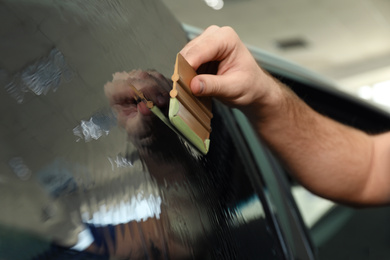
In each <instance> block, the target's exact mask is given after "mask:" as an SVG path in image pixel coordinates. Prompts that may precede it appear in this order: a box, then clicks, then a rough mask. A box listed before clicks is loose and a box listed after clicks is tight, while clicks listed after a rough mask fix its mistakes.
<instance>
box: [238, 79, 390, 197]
mask: <svg viewBox="0 0 390 260" xmlns="http://www.w3.org/2000/svg"><path fill="white" fill-rule="evenodd" d="M268 84H272V89H273V91H272V93H273V94H272V96H267V97H268V100H261V101H259V102H257V103H256V102H255V103H254V104H253V105H251V107H250V108H248V109H244V112H245V113H246V114H247V116H248V118H249V119H250V121H251V123H252V125H253V126H254V128H255V129H256V130H257V132H258V133H259V135H260V136H261V138H262V139H263V140H264V141H265V142H266V143H267V144H268V145H269V147H270V148H271V149H272V150H273V151H274V152H275V154H277V155H278V156H279V158H280V159H281V160H282V162H284V163H285V165H286V167H287V168H288V170H289V171H290V172H291V173H292V174H293V176H294V177H295V178H296V179H297V180H298V181H299V182H300V183H301V184H302V185H304V186H305V187H307V188H308V189H309V190H311V191H312V192H314V193H316V194H318V195H320V196H323V197H326V198H329V199H332V200H336V201H340V202H345V203H353V204H355V203H362V204H377V203H385V202H386V201H383V197H384V196H383V194H380V193H379V192H376V190H375V189H374V188H372V187H376V185H377V184H376V183H373V182H372V180H373V178H371V177H372V168H373V166H372V164H373V161H374V156H375V152H374V150H375V149H376V148H375V142H374V141H373V140H374V139H373V138H372V137H371V136H369V135H367V134H365V133H363V132H361V131H359V130H356V129H353V128H350V127H347V126H344V125H342V124H339V123H337V122H335V121H333V120H331V119H329V118H327V117H325V116H322V115H320V114H318V113H317V112H315V111H313V110H312V109H311V108H309V107H308V106H307V105H306V104H305V103H304V102H303V101H301V100H300V99H299V98H298V97H297V96H296V95H295V94H294V93H292V91H291V90H289V89H288V88H287V87H285V86H283V85H282V84H281V83H279V82H277V81H276V80H271V81H270V82H268ZM375 182H376V181H375ZM375 192H376V193H377V194H375Z"/></svg>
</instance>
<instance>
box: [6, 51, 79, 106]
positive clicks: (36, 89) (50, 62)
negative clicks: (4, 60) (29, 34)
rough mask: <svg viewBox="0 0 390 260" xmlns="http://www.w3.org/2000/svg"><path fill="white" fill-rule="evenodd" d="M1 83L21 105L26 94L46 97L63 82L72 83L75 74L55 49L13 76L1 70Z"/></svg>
mask: <svg viewBox="0 0 390 260" xmlns="http://www.w3.org/2000/svg"><path fill="white" fill-rule="evenodd" d="M0 74H1V75H0V78H1V80H0V81H5V82H6V83H5V89H6V91H7V92H8V93H9V94H10V95H11V96H12V97H13V98H14V99H15V100H16V101H17V102H18V103H19V104H21V103H23V101H24V95H25V93H28V92H32V93H34V94H35V95H37V96H40V95H46V94H47V93H48V92H49V91H50V90H52V91H53V92H55V91H56V90H57V89H58V87H59V85H60V84H61V82H62V81H63V80H65V81H67V82H68V81H70V80H71V78H72V77H73V74H74V73H73V72H72V71H71V70H70V69H69V67H68V65H67V63H66V61H65V58H64V55H63V54H62V53H61V52H60V51H59V50H58V49H57V48H53V49H52V50H51V51H50V53H49V55H48V56H46V57H43V58H41V59H39V60H37V61H35V62H34V63H32V64H31V65H29V66H27V67H25V68H24V69H23V70H22V71H20V72H17V73H15V74H14V75H13V76H9V75H7V73H6V72H5V70H1V73H0Z"/></svg>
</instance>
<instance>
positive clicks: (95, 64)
mask: <svg viewBox="0 0 390 260" xmlns="http://www.w3.org/2000/svg"><path fill="white" fill-rule="evenodd" d="M0 14H1V15H0V21H1V23H0V24H1V26H0V35H1V37H0V57H1V59H0V82H1V88H0V92H1V95H0V98H1V102H0V108H1V114H2V116H1V121H0V142H1V147H2V148H1V150H0V158H1V161H0V198H1V199H0V208H1V213H0V241H1V243H0V258H1V259H113V258H119V259H138V258H151V259H170V258H173V259H192V258H196V259H257V258H258V257H259V256H261V257H262V258H263V259H284V258H285V254H286V252H285V251H286V250H285V249H284V248H283V246H282V241H281V239H282V237H281V236H280V234H278V233H277V232H276V228H275V223H274V222H273V221H272V220H271V214H273V213H272V211H271V210H270V209H269V207H268V205H267V203H266V201H265V199H264V197H263V195H262V194H261V193H259V192H255V189H254V187H253V185H260V184H254V183H251V182H250V181H249V179H250V178H248V175H249V174H255V173H254V172H250V171H249V170H248V168H247V166H246V163H245V160H247V159H248V158H243V157H242V154H241V153H240V150H239V149H237V146H236V145H235V140H234V136H232V135H231V132H229V128H230V127H232V126H230V125H228V124H227V123H226V121H225V119H224V118H223V117H222V116H221V115H220V112H219V111H220V109H222V108H218V107H220V106H221V105H216V104H215V109H214V118H213V121H212V128H213V131H212V136H211V147H210V152H209V153H208V154H207V155H206V156H203V155H201V154H200V153H199V152H198V151H197V150H196V149H195V148H194V147H192V146H191V145H190V144H189V143H188V142H187V141H186V140H185V139H183V138H181V137H179V136H177V134H176V133H175V132H173V131H172V130H171V129H169V128H168V127H167V126H166V125H165V124H164V122H163V121H161V120H160V119H159V118H158V117H156V116H154V114H153V113H152V112H151V111H150V110H149V109H148V108H147V107H146V105H145V103H143V102H142V100H140V99H139V98H138V97H137V95H136V93H135V90H134V89H133V88H132V87H130V86H134V87H135V88H136V89H137V90H138V91H140V92H142V93H143V95H144V96H145V97H146V98H147V99H148V100H150V101H152V102H153V103H154V105H156V106H157V107H159V109H160V110H161V112H162V113H163V114H164V115H167V109H168V102H169V94H168V93H169V90H170V86H171V82H170V79H169V76H170V75H171V74H172V70H173V64H174V58H175V55H176V53H177V52H178V51H179V50H180V49H181V47H182V46H183V45H184V44H185V43H186V36H185V33H184V32H183V31H182V29H181V27H180V25H179V24H178V23H177V22H176V20H175V19H174V18H173V17H172V16H171V14H170V13H169V12H168V11H167V9H166V8H165V7H164V6H163V5H162V4H161V3H160V1H147V2H146V1H107V2H96V1H84V0H83V1H81V0H80V1H78V0H75V1H2V2H1V3H0ZM257 174H258V173H257ZM262 189H264V187H256V190H262Z"/></svg>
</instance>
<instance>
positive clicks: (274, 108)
mask: <svg viewBox="0 0 390 260" xmlns="http://www.w3.org/2000/svg"><path fill="white" fill-rule="evenodd" d="M181 53H182V54H183V56H184V57H185V58H186V59H187V60H188V61H189V63H190V64H191V65H192V66H193V67H194V68H197V67H199V66H200V65H201V64H202V63H205V62H208V61H211V60H219V61H221V62H220V65H219V68H218V74H217V75H216V76H212V75H199V76H197V77H196V78H194V79H193V81H192V82H191V89H192V91H193V93H194V94H196V95H200V96H202V95H208V96H215V97H216V98H219V99H220V100H221V101H223V102H225V103H226V104H228V105H231V106H234V107H237V108H239V109H241V110H242V111H243V112H244V113H245V114H246V116H247V117H248V118H249V120H250V122H251V123H252V125H253V127H254V128H255V130H256V131H257V133H258V134H259V136H260V137H261V138H262V139H263V140H265V141H266V142H267V144H268V145H269V147H270V148H271V149H272V150H273V151H274V152H275V153H276V154H277V155H278V156H279V158H280V159H281V160H282V161H283V162H284V163H285V165H286V167H287V168H288V169H289V170H290V171H291V172H292V173H293V174H294V176H295V177H296V179H297V180H298V181H299V182H301V183H302V184H303V185H304V186H305V187H307V188H308V189H309V190H311V191H312V192H314V193H316V194H318V195H320V196H323V197H326V198H329V199H332V200H336V201H339V202H344V203H351V204H360V205H376V204H386V203H389V202H390V160H389V159H388V158H390V133H387V134H382V135H377V136H370V135H367V134H366V133H363V132H361V131H359V130H356V129H353V128H350V127H347V126H344V125H342V124H339V123H337V122H335V121H333V120H331V119H329V118H326V117H324V116H322V115H320V114H318V113H317V112H315V111H313V110H312V109H311V108H310V107H308V106H307V105H306V104H305V103H304V102H303V101H301V100H300V99H299V98H298V97H297V96H296V95H295V94H294V93H292V91H290V90H289V89H288V88H287V87H286V86H284V85H283V84H282V83H280V82H278V81H277V80H276V79H274V78H272V77H271V76H270V75H268V74H267V73H265V72H264V71H263V70H262V69H261V68H260V67H258V66H257V64H256V62H255V60H254V59H253V57H252V56H251V54H250V53H249V51H248V50H247V49H246V47H245V46H244V44H243V43H242V42H241V41H240V40H239V38H238V36H237V34H236V33H235V32H234V31H233V30H232V29H231V28H228V27H224V28H219V27H216V26H213V27H210V28H208V29H207V30H206V31H205V32H204V33H203V34H202V35H201V36H199V37H198V38H196V39H194V40H193V41H191V42H190V43H189V44H188V45H187V46H185V47H184V48H183V50H182V51H181Z"/></svg>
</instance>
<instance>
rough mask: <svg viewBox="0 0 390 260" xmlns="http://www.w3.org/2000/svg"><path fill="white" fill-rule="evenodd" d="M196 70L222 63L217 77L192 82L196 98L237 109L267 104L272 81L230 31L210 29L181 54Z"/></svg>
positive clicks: (236, 36)
mask: <svg viewBox="0 0 390 260" xmlns="http://www.w3.org/2000/svg"><path fill="white" fill-rule="evenodd" d="M180 53H181V54H182V55H183V57H184V58H185V59H186V60H187V61H188V63H189V64H190V65H191V66H192V67H193V68H194V69H195V70H196V69H198V68H199V66H200V65H202V64H204V63H207V62H210V61H219V62H220V63H219V67H218V72H217V75H209V74H201V75H198V76H196V77H195V78H194V79H193V80H192V82H191V90H192V92H193V93H194V94H195V95H197V96H213V97H216V98H218V99H220V100H221V101H222V102H224V103H226V104H228V105H231V106H234V107H239V108H242V107H246V106H249V105H252V104H254V103H263V102H265V100H264V99H265V97H267V96H268V95H269V92H271V88H272V85H273V84H269V83H270V82H272V83H274V82H273V79H272V78H271V77H269V76H268V74H266V73H264V71H263V70H262V69H261V68H260V67H259V66H258V65H257V63H256V61H255V59H254V58H253V56H252V55H251V53H250V52H249V50H248V49H247V48H246V46H245V45H244V44H243V42H242V41H241V40H240V38H239V37H238V35H237V34H236V32H235V31H234V30H233V29H232V28H230V27H222V28H220V27H218V26H210V27H209V28H207V29H206V30H205V31H204V32H203V33H202V34H201V35H200V36H198V37H197V38H195V39H194V40H192V41H191V42H189V43H188V44H187V45H186V46H185V47H184V48H183V49H182V50H181V52H180Z"/></svg>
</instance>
